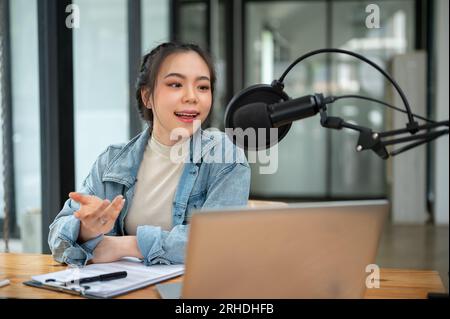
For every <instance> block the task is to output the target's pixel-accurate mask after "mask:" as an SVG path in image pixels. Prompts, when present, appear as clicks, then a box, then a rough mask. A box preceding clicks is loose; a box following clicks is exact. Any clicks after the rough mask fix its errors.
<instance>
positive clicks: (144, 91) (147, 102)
mask: <svg viewBox="0 0 450 319" xmlns="http://www.w3.org/2000/svg"><path fill="white" fill-rule="evenodd" d="M141 99H142V102H143V103H144V105H145V107H146V108H148V109H151V108H152V105H151V103H150V92H149V91H148V89H147V88H144V89H141Z"/></svg>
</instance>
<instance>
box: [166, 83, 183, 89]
mask: <svg viewBox="0 0 450 319" xmlns="http://www.w3.org/2000/svg"><path fill="white" fill-rule="evenodd" d="M167 86H169V87H172V88H179V87H181V83H169V84H167Z"/></svg>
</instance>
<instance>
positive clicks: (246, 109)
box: [225, 85, 324, 150]
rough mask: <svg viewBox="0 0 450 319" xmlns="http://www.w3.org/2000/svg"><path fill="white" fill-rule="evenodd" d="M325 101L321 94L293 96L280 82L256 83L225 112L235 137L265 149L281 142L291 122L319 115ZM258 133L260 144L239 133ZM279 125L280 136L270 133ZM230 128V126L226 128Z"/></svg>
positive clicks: (244, 144)
mask: <svg viewBox="0 0 450 319" xmlns="http://www.w3.org/2000/svg"><path fill="white" fill-rule="evenodd" d="M323 105H324V102H323V96H322V95H321V94H316V95H307V96H303V97H300V98H296V99H289V97H288V96H287V95H286V94H285V93H284V91H282V89H279V88H277V87H276V86H269V85H256V86H253V87H250V88H248V89H246V90H244V91H242V92H240V93H239V94H238V95H236V96H235V98H233V100H232V101H231V102H230V103H229V104H228V106H227V110H226V113H225V127H226V128H227V129H232V130H230V132H231V131H233V130H234V131H233V134H230V132H228V133H227V134H228V136H229V137H230V139H232V141H233V142H234V143H235V144H237V145H239V146H241V147H243V148H244V149H248V150H261V149H265V148H268V147H271V146H273V145H274V144H276V143H278V142H279V141H280V140H281V139H282V138H283V137H284V136H285V135H286V133H287V132H288V131H289V129H290V127H291V123H292V122H294V121H296V120H300V119H304V118H307V117H311V116H314V115H316V114H317V113H318V112H319V111H320V108H321V107H322V106H323ZM238 128H240V129H242V130H243V131H245V130H247V129H250V130H254V131H255V132H256V133H257V134H258V135H257V142H256V145H249V143H248V142H249V141H248V139H247V140H246V139H245V138H244V137H245V136H244V137H242V136H240V137H239V136H237V135H239V134H241V135H242V134H244V133H247V135H248V134H249V133H250V132H249V131H248V130H247V131H246V132H242V131H239V130H236V129H238ZM274 128H275V129H278V134H277V135H278V136H276V134H275V135H274V134H270V129H274ZM226 131H227V130H226Z"/></svg>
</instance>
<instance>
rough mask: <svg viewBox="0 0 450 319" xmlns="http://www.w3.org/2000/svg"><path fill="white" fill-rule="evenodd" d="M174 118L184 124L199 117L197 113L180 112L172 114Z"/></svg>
mask: <svg viewBox="0 0 450 319" xmlns="http://www.w3.org/2000/svg"><path fill="white" fill-rule="evenodd" d="M174 114H175V116H176V117H178V119H179V120H180V121H181V122H185V123H191V122H193V121H194V120H195V119H196V118H197V117H198V116H199V115H200V113H199V112H197V111H190V110H189V111H182V112H174Z"/></svg>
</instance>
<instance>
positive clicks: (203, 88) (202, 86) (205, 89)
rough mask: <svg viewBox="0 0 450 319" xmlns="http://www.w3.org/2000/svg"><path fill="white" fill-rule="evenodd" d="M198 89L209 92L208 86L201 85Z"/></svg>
mask: <svg viewBox="0 0 450 319" xmlns="http://www.w3.org/2000/svg"><path fill="white" fill-rule="evenodd" d="M199 89H200V90H201V91H208V90H209V86H208V85H201V86H199Z"/></svg>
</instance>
